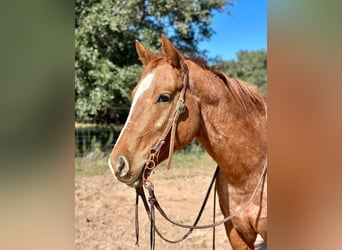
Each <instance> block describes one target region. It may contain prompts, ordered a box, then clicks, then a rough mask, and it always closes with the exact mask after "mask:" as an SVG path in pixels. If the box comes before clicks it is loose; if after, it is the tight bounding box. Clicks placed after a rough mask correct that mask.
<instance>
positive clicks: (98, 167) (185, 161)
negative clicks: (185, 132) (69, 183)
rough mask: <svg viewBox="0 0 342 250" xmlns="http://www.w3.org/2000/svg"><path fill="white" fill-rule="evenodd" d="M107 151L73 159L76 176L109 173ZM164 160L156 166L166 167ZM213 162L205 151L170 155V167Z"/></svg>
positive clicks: (207, 164) (195, 166)
mask: <svg viewBox="0 0 342 250" xmlns="http://www.w3.org/2000/svg"><path fill="white" fill-rule="evenodd" d="M108 157H109V153H106V154H105V153H102V152H93V153H90V154H88V155H87V156H85V157H82V158H76V159H75V175H76V176H94V175H105V174H110V173H111V172H110V170H109V167H108ZM166 164H167V161H166V160H165V161H164V162H162V163H161V164H160V166H158V168H166ZM215 165H216V164H215V162H214V161H213V160H212V159H211V158H210V156H208V154H207V153H205V152H203V151H201V152H182V151H180V152H176V153H175V154H174V155H173V157H172V168H206V167H213V166H215Z"/></svg>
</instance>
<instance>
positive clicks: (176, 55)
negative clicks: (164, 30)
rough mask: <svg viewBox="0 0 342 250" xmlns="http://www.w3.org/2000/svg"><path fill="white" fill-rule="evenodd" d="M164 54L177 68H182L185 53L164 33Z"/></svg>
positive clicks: (162, 36)
mask: <svg viewBox="0 0 342 250" xmlns="http://www.w3.org/2000/svg"><path fill="white" fill-rule="evenodd" d="M161 38H162V55H163V56H164V57H165V58H166V60H167V61H168V62H169V63H170V64H171V65H172V66H173V67H175V68H179V69H180V68H182V67H183V64H184V57H183V55H182V54H181V53H180V52H179V51H178V50H177V49H176V48H175V47H174V46H173V44H172V43H171V41H170V40H169V39H167V37H166V36H165V35H164V34H162V35H161Z"/></svg>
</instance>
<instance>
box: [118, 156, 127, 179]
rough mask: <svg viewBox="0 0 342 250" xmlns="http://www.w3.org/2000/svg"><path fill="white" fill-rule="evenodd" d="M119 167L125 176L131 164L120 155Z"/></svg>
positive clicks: (119, 172) (120, 173)
mask: <svg viewBox="0 0 342 250" xmlns="http://www.w3.org/2000/svg"><path fill="white" fill-rule="evenodd" d="M117 169H118V174H119V176H120V177H125V176H126V175H127V174H128V171H129V165H128V162H127V160H126V159H125V158H124V157H122V156H120V157H119V158H118V160H117Z"/></svg>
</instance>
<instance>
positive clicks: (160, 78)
mask: <svg viewBox="0 0 342 250" xmlns="http://www.w3.org/2000/svg"><path fill="white" fill-rule="evenodd" d="M161 38H162V48H161V55H160V54H156V53H154V52H152V51H150V50H148V49H146V48H145V47H144V46H143V45H142V44H141V43H140V42H139V41H137V40H136V51H137V54H138V56H139V59H140V61H141V62H142V64H143V67H144V68H143V71H142V73H141V77H140V80H139V82H138V84H137V86H136V87H135V88H134V89H133V91H132V105H131V108H130V112H129V115H128V118H127V120H126V123H125V125H124V127H123V129H122V131H121V133H120V135H119V137H118V139H117V141H116V144H115V146H114V148H113V150H112V152H111V154H110V156H109V160H108V163H109V167H110V170H111V171H112V173H113V175H115V176H116V177H117V179H118V180H119V181H121V182H123V183H126V184H127V185H128V186H130V187H134V188H138V187H141V186H142V185H143V183H144V180H145V179H146V178H147V177H148V176H149V174H150V172H151V169H148V170H146V166H147V165H148V164H149V163H150V162H151V160H150V159H151V152H153V153H154V152H155V150H156V148H158V155H157V157H154V158H153V163H154V164H155V165H158V164H159V163H160V162H162V161H164V160H166V159H167V158H168V156H169V155H171V156H172V153H173V151H174V150H178V149H181V148H183V147H185V146H186V145H188V144H189V143H191V142H192V141H193V139H194V138H196V139H197V140H198V142H199V143H200V144H201V145H202V146H203V148H204V149H205V150H206V152H207V153H208V154H209V155H210V156H211V157H212V158H213V159H214V160H215V162H216V163H217V165H218V166H219V171H218V174H217V176H216V191H217V194H218V199H219V205H220V209H221V211H222V213H223V215H224V216H225V217H226V216H229V215H230V214H232V213H234V211H236V210H237V209H239V208H240V207H242V206H243V205H244V204H245V203H246V202H247V201H248V199H249V198H250V196H251V193H252V192H253V191H256V195H255V197H254V198H253V200H252V202H251V203H250V204H249V205H248V207H247V208H246V209H244V210H243V211H242V212H241V213H240V214H238V215H237V216H235V217H234V218H232V219H231V220H229V221H227V222H226V223H225V224H224V226H225V230H226V234H227V236H228V239H229V241H230V243H231V246H232V248H233V249H254V242H255V240H256V237H257V234H260V235H261V237H262V238H263V240H264V242H265V243H266V244H267V175H265V176H264V179H263V181H262V185H260V186H258V188H256V185H257V183H258V180H259V177H260V175H261V173H262V170H263V167H266V166H267V158H266V155H267V140H266V139H267V138H266V122H267V103H266V99H265V98H264V97H263V96H262V95H261V93H260V92H259V91H258V90H257V89H256V88H255V87H252V86H251V85H247V84H246V83H244V82H243V81H241V80H238V79H233V78H229V77H227V76H226V75H225V74H224V73H223V72H221V71H218V70H215V69H214V68H212V67H209V66H207V64H206V63H205V62H204V61H203V60H198V59H194V58H190V57H186V56H185V55H183V54H182V53H180V52H179V51H178V50H177V49H176V48H175V47H174V45H173V44H172V42H171V41H170V40H169V39H168V38H167V37H166V36H165V35H164V34H162V37H161ZM181 99H184V106H183V107H182V112H179V113H178V117H177V118H178V119H173V118H172V117H174V116H173V114H174V111H175V110H177V109H179V107H178V106H179V100H181ZM171 120H172V121H173V122H172V121H171ZM170 124H173V125H174V128H173V130H172V131H171V132H170V129H167V128H166V127H170ZM165 131H166V132H165ZM163 134H164V135H163ZM172 134H174V135H173V136H172ZM161 137H163V139H162V140H161ZM160 141H163V143H159V142H160ZM168 145H169V146H168ZM153 156H154V155H153ZM169 162H170V157H169ZM153 167H155V166H153Z"/></svg>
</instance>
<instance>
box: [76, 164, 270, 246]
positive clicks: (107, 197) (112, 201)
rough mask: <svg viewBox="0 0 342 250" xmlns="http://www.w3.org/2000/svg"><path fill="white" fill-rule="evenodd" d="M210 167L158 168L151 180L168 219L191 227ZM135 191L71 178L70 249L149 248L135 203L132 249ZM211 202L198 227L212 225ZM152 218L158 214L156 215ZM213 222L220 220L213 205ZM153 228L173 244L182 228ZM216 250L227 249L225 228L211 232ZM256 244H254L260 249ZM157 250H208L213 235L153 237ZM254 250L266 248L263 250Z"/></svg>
mask: <svg viewBox="0 0 342 250" xmlns="http://www.w3.org/2000/svg"><path fill="white" fill-rule="evenodd" d="M213 172H214V168H208V169H195V168H189V169H185V170H182V169H171V170H169V171H167V170H165V169H157V170H156V173H155V174H154V175H153V178H152V180H153V181H154V185H155V193H156V196H157V198H158V200H159V202H160V204H161V206H162V207H163V209H164V210H165V211H166V213H167V214H168V215H169V217H170V218H172V219H174V220H175V221H178V222H180V223H185V224H192V222H193V220H194V218H195V217H196V215H197V213H198V210H199V208H200V205H201V203H202V200H203V198H204V195H205V193H206V190H207V188H208V185H209V183H210V180H211V176H212V174H213ZM134 204H135V190H134V189H132V188H130V187H128V186H126V185H125V184H122V183H120V182H118V181H117V180H116V179H115V178H114V177H113V176H112V175H110V173H109V174H107V175H103V176H92V177H76V179H75V248H76V249H82V250H83V249H125V250H126V249H137V250H138V249H143V250H145V249H149V230H150V229H149V220H148V218H147V215H146V212H145V209H144V208H143V204H142V202H140V203H139V223H140V242H139V243H140V246H139V247H137V246H135V226H134V210H135V207H134ZM212 213H213V200H212V197H210V199H209V201H208V204H207V208H206V210H205V212H204V214H203V216H202V219H201V221H200V222H199V225H202V224H209V223H211V221H212ZM156 214H157V213H156ZM216 219H217V220H219V219H222V214H221V212H220V211H219V206H218V204H217V208H216ZM156 221H157V226H158V228H159V229H160V231H161V232H162V233H164V234H165V236H166V237H167V238H169V239H178V238H180V237H181V236H182V235H183V234H184V233H185V231H186V230H185V229H179V228H175V227H174V226H172V225H170V224H169V223H168V222H166V221H164V219H163V218H161V217H160V216H159V214H158V215H157V217H156ZM215 242H216V243H215V245H216V249H231V247H230V244H229V242H228V240H227V237H226V234H225V231H224V226H223V225H222V226H219V227H217V229H216V241H215ZM259 243H260V239H259V240H258V241H257V243H256V244H258V245H259ZM156 249H212V230H211V229H205V230H195V231H194V232H193V233H192V234H191V235H190V236H189V238H188V239H186V240H185V241H183V242H182V243H178V244H169V243H166V242H164V241H163V240H162V239H160V238H159V237H158V236H157V235H156ZM257 249H265V248H263V247H262V246H261V247H260V246H259V247H258V248H257Z"/></svg>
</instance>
